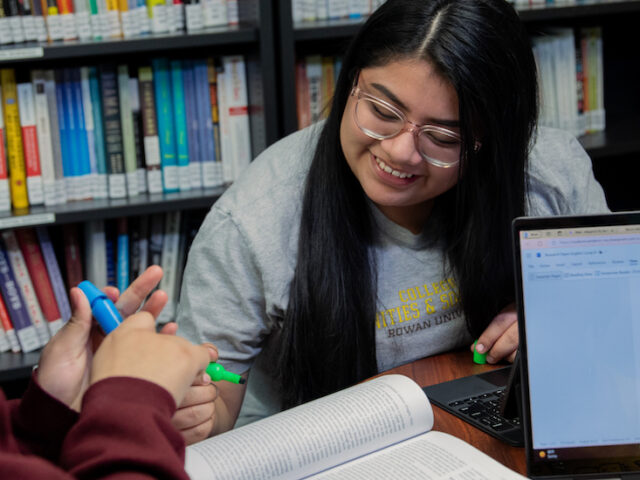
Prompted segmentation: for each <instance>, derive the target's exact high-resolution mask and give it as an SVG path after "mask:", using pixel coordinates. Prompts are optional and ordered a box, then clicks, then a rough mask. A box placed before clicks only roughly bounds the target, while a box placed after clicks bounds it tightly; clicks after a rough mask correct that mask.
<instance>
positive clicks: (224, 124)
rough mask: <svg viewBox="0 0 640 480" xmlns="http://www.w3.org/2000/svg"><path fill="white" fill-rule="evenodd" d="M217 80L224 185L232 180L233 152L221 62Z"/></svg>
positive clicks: (224, 72) (224, 77)
mask: <svg viewBox="0 0 640 480" xmlns="http://www.w3.org/2000/svg"><path fill="white" fill-rule="evenodd" d="M216 73H217V79H218V96H217V98H218V111H219V119H220V157H221V159H222V179H223V182H224V184H230V183H232V182H233V179H234V161H233V151H232V148H231V142H230V133H229V115H228V109H227V94H226V91H227V88H226V85H227V83H228V82H229V80H227V77H228V75H227V72H226V71H225V66H224V64H223V63H222V62H220V63H219V64H218V65H216Z"/></svg>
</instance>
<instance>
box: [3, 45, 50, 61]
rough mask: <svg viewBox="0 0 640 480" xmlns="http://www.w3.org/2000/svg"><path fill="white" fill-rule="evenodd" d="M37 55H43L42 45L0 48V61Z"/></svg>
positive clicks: (35, 56) (36, 56)
mask: <svg viewBox="0 0 640 480" xmlns="http://www.w3.org/2000/svg"><path fill="white" fill-rule="evenodd" d="M39 57H44V49H43V48H42V47H28V48H4V49H2V50H0V61H3V60H21V59H23V58H39Z"/></svg>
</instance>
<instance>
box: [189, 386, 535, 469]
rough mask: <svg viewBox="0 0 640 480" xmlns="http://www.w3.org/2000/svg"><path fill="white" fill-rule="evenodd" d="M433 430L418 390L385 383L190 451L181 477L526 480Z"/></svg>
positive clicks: (334, 396) (309, 405) (339, 394)
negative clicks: (185, 473)
mask: <svg viewBox="0 0 640 480" xmlns="http://www.w3.org/2000/svg"><path fill="white" fill-rule="evenodd" d="M432 428H433V411H432V409H431V405H430V403H429V400H428V399H427V397H426V395H425V394H424V392H423V391H422V388H420V386H419V385H418V384H417V383H415V382H414V381H413V380H411V379H410V378H408V377H405V376H403V375H384V376H382V377H378V378H376V379H373V380H371V381H368V382H364V383H359V384H357V385H355V386H353V387H350V388H347V389H345V390H341V391H339V392H336V393H334V394H332V395H328V396H326V397H323V398H320V399H318V400H314V401H312V402H308V403H305V404H303V405H300V406H298V407H295V408H292V409H289V410H286V411H284V412H281V413H278V414H276V415H272V416H270V417H267V418H265V419H262V420H259V421H257V422H254V423H251V424H249V425H246V426H243V427H240V428H237V429H234V430H231V431H229V432H227V433H224V434H222V435H218V436H215V437H211V438H209V439H206V440H203V441H202V442H199V443H196V444H194V445H190V446H188V447H187V452H186V459H185V469H186V471H187V474H188V475H189V476H190V478H191V479H192V480H204V479H212V478H218V479H223V478H224V479H226V478H229V479H231V478H233V479H234V480H248V479H252V478H272V479H298V478H315V479H341V480H342V479H353V480H355V479H367V480H371V479H373V480H375V479H390V478H402V479H403V480H414V479H415V480H424V479H430V480H464V479H489V478H490V479H492V480H517V479H524V478H525V477H523V476H522V475H520V474H518V473H516V472H514V471H512V470H510V469H508V468H507V467H505V466H504V465H502V464H500V463H499V462H497V461H496V460H494V459H492V458H491V457H489V456H488V455H486V454H485V453H482V452H481V451H480V450H478V449H476V448H475V447H473V446H471V445H470V444H468V443H466V442H465V441H463V440H460V439H459V438H456V437H454V436H452V435H449V434H447V433H443V432H437V431H432V430H431V429H432ZM211 459H215V461H212V460H211Z"/></svg>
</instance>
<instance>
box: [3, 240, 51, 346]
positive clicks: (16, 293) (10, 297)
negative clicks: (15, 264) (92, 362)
mask: <svg viewBox="0 0 640 480" xmlns="http://www.w3.org/2000/svg"><path fill="white" fill-rule="evenodd" d="M0 291H2V297H3V298H4V301H5V304H6V307H7V310H8V311H9V317H10V318H11V323H12V324H13V328H14V329H15V333H16V336H17V337H18V342H19V344H20V349H21V350H22V351H23V352H32V351H33V350H37V349H38V348H40V347H41V346H42V344H41V343H40V338H39V337H38V333H37V332H36V327H35V326H34V325H33V323H31V319H30V318H29V313H28V311H27V308H26V306H25V303H24V299H23V298H22V292H21V291H20V287H19V286H18V283H17V281H16V278H15V275H14V272H13V270H12V267H11V263H10V262H9V256H8V253H7V248H6V246H5V244H4V241H2V240H1V239H0Z"/></svg>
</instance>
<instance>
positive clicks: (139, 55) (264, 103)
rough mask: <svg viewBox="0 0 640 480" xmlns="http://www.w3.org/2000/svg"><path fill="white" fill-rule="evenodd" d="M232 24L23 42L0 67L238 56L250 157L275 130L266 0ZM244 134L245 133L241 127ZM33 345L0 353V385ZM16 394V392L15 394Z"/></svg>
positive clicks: (113, 208)
mask: <svg viewBox="0 0 640 480" xmlns="http://www.w3.org/2000/svg"><path fill="white" fill-rule="evenodd" d="M238 4H239V18H240V22H239V25H237V26H231V27H216V28H207V29H205V30H200V31H197V32H191V33H187V32H178V33H171V34H151V35H146V36H141V37H136V38H126V39H125V38H120V39H108V40H102V41H94V40H88V41H80V40H74V41H58V42H53V43H33V42H30V43H24V44H16V45H6V46H2V47H0V68H15V69H16V70H19V69H28V70H31V69H36V68H38V69H39V68H43V69H45V68H62V67H69V66H79V65H97V64H99V63H103V62H104V63H107V62H111V63H127V64H129V65H137V64H139V63H141V62H147V61H148V60H149V59H151V58H154V57H161V56H162V57H170V58H202V57H217V56H221V55H231V54H242V55H244V58H245V60H246V65H247V77H248V78H247V88H248V95H249V106H250V108H249V121H250V126H251V133H250V135H251V145H252V154H253V156H255V155H257V154H258V153H260V152H261V151H262V150H264V149H265V148H266V147H267V146H268V145H269V144H271V143H273V142H275V141H276V140H277V139H278V137H279V135H280V131H279V127H278V117H277V112H278V105H277V104H276V99H277V92H276V88H277V84H276V72H277V69H276V59H275V57H274V54H275V47H274V35H273V22H274V18H273V10H272V3H271V0H242V1H241V2H238ZM247 134H249V133H248V132H247ZM224 189H225V188H224V187H219V188H207V189H195V190H190V191H186V192H178V193H170V194H140V195H137V196H134V197H128V198H122V199H105V200H88V201H75V202H69V203H67V204H64V205H57V206H53V207H44V206H35V207H31V208H28V209H24V210H23V211H18V210H15V209H14V210H13V211H11V212H2V213H0V230H4V229H12V228H18V227H26V226H39V225H45V226H46V225H49V226H53V225H59V224H67V223H76V222H85V221H87V220H93V219H109V218H117V217H129V216H137V215H147V214H153V213H163V212H168V211H175V210H195V209H206V208H209V207H210V206H211V205H212V204H213V203H214V202H215V201H216V199H217V198H218V197H219V196H220V195H221V194H222V192H223V191H224ZM39 356H40V351H35V352H30V353H17V354H16V353H0V386H2V387H5V389H7V388H6V387H8V389H9V390H10V391H11V390H12V385H13V382H23V381H24V380H25V379H26V378H28V377H29V376H30V372H31V369H32V367H33V366H34V365H35V364H37V362H38V359H39ZM18 393H19V392H18Z"/></svg>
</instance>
